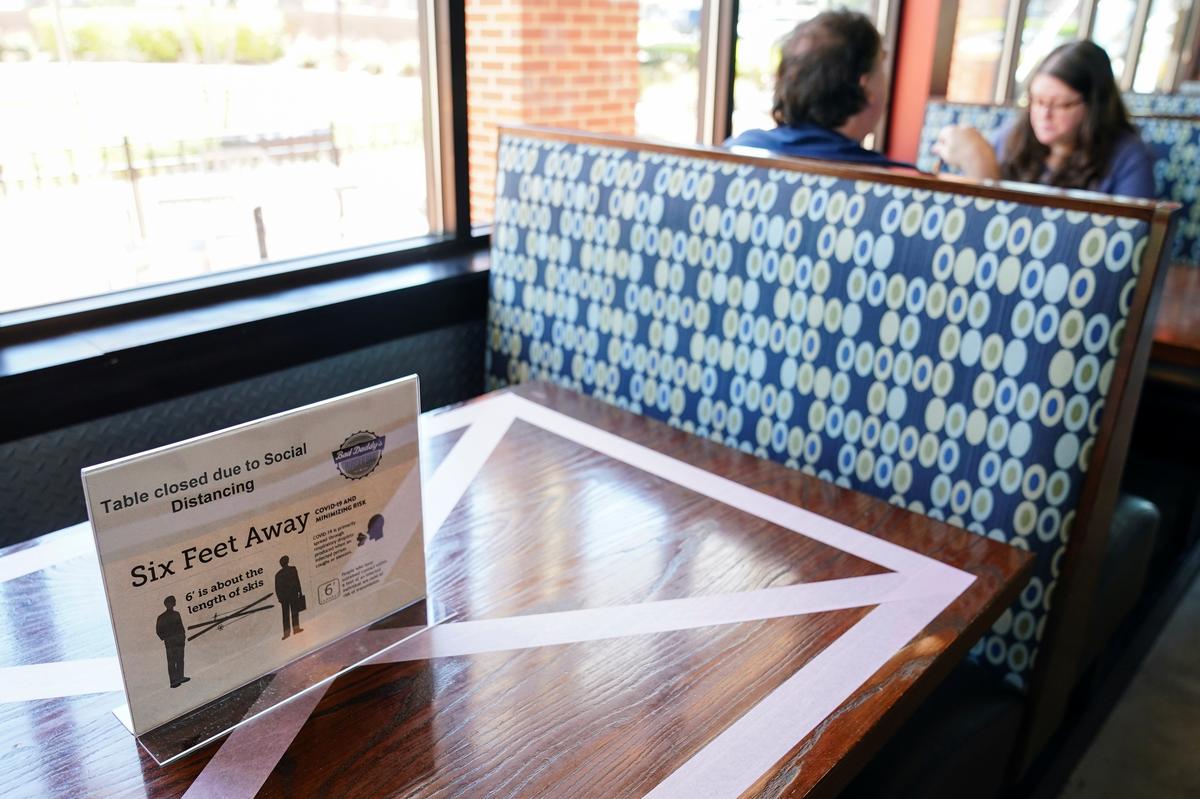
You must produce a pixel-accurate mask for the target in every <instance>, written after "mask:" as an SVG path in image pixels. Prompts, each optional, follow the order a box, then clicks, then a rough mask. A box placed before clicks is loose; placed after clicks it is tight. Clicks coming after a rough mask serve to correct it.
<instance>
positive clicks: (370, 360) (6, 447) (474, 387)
mask: <svg viewBox="0 0 1200 799" xmlns="http://www.w3.org/2000/svg"><path fill="white" fill-rule="evenodd" d="M483 350H484V321H483V319H482V318H479V319H477V320H468V321H465V322H459V323H457V324H453V325H448V326H445V327H439V328H435V329H433V330H428V331H424V332H420V333H415V334H412V335H408V336H404V337H401V338H397V339H394V340H391V341H385V342H381V343H378V344H374V345H371V346H367V347H362V348H359V349H355V350H352V351H349V352H346V353H342V354H339V355H334V356H330V357H325V358H320V359H318V360H314V361H310V362H308V363H304V364H301V365H298V366H292V367H289V368H286V369H280V370H277V371H273V372H269V373H266V374H262V375H258V376H255V377H251V378H247V379H242V380H237V381H234V382H230V383H227V384H224V385H219V386H213V387H211V388H207V389H204V390H200V391H196V392H194V393H190V394H187V395H184V396H181V397H175V398H171V399H167V400H162V401H158V402H153V403H151V404H149V405H144V406H142V407H138V408H133V409H130V410H125V411H121V412H118V413H113V414H109V415H105V416H102V417H99V418H96V419H90V420H88V421H83V422H79V423H76V424H71V425H68V426H65V427H61V428H59V429H55V430H50V431H47V432H43V433H39V434H36V435H31V436H26V437H24V438H18V439H14V440H11V441H7V442H5V443H2V444H0V508H3V509H4V513H3V514H0V546H6V545H9V544H14V543H18V542H20V541H24V540H26V539H29V538H33V537H35V536H38V535H42V534H43V533H47V532H50V531H52V530H57V529H59V528H61V527H65V526H67V525H71V524H75V523H77V522H81V521H85V520H86V519H87V511H86V509H85V507H84V503H83V489H82V486H81V483H80V478H79V470H80V469H81V468H83V467H85V466H90V465H93V464H97V463H103V462H105V461H108V460H112V459H114V458H118V457H121V456H124V455H129V454H131V453H135V452H141V451H143V450H146V449H150V448H152V447H158V446H162V445H163V444H169V443H172V442H175V441H179V440H181V439H185V438H190V437H192V436H196V435H200V434H202V433H207V432H211V431H213V430H219V429H221V428H225V427H229V426H230V425H235V424H239V423H241V422H246V421H249V420H251V419H257V418H260V417H262V416H266V415H268V414H272V413H277V412H279V411H283V410H288V409H290V408H295V407H297V406H300V405H305V404H308V403H311V402H316V401H318V400H323V399H327V398H329V397H334V396H337V395H339V394H344V393H346V392H348V391H354V390H357V389H360V388H365V387H367V386H372V385H375V384H377V383H382V382H384V381H387V380H391V379H394V378H397V377H403V376H404V375H408V374H412V373H416V374H417V375H418V376H419V377H420V379H421V406H422V408H423V409H424V410H430V409H433V408H437V407H440V406H442V405H447V404H450V403H453V402H458V401H461V400H464V399H468V398H470V397H473V396H476V395H478V394H480V393H482V391H483ZM79 399H80V401H81V402H85V403H86V397H80V398H79Z"/></svg>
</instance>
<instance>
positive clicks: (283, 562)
mask: <svg viewBox="0 0 1200 799" xmlns="http://www.w3.org/2000/svg"><path fill="white" fill-rule="evenodd" d="M279 565H280V566H286V565H288V556H287V555H284V556H283V557H282V558H280V559H279Z"/></svg>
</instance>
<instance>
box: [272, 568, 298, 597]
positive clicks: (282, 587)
mask: <svg viewBox="0 0 1200 799" xmlns="http://www.w3.org/2000/svg"><path fill="white" fill-rule="evenodd" d="M301 593H302V592H301V591H300V572H298V571H296V567H295V566H284V567H283V568H281V569H280V570H279V571H277V572H275V598H276V599H278V600H279V601H280V602H283V601H284V600H288V601H291V600H293V599H295V598H296V597H298V596H300V594H301Z"/></svg>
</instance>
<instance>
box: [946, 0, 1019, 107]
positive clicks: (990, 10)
mask: <svg viewBox="0 0 1200 799" xmlns="http://www.w3.org/2000/svg"><path fill="white" fill-rule="evenodd" d="M1007 12H1008V0H963V2H962V3H960V5H959V8H958V17H957V19H956V20H955V23H954V49H953V51H952V52H951V55H950V79H949V82H948V83H947V86H946V96H947V98H948V99H950V100H953V101H955V102H962V103H990V102H991V101H992V99H993V98H994V96H995V93H996V81H997V79H998V76H999V71H1000V62H1001V56H1002V54H1003V51H1004V26H1005V21H1006V16H1005V15H1006V14H1007Z"/></svg>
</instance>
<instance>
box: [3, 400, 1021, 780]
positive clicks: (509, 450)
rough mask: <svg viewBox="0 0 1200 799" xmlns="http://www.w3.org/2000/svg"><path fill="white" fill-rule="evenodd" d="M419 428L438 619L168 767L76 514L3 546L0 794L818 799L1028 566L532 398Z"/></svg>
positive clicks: (831, 490) (581, 407)
mask: <svg viewBox="0 0 1200 799" xmlns="http://www.w3.org/2000/svg"><path fill="white" fill-rule="evenodd" d="M422 436H423V440H424V442H425V444H424V447H425V452H424V457H426V458H427V462H426V469H425V471H424V473H425V476H426V485H425V496H426V498H425V505H426V507H425V518H426V526H427V527H426V537H427V542H426V549H427V558H428V563H429V567H430V592H431V596H434V597H435V598H436V599H437V600H438V601H440V602H442V603H444V605H445V606H446V607H448V608H449V609H450V610H452V611H454V612H455V613H457V614H458V615H457V616H456V617H455V618H454V619H453V620H452V621H449V622H447V623H445V624H442V625H439V626H437V627H434V628H432V629H431V630H430V631H427V632H424V633H421V634H420V635H418V636H417V637H416V638H414V639H412V640H411V641H410V642H409V645H401V646H400V647H398V648H397V650H390V651H389V656H388V657H386V658H383V659H381V660H380V662H378V663H374V664H371V665H367V666H362V667H359V668H357V669H355V670H353V671H352V672H350V673H348V674H346V675H343V676H342V677H339V678H338V679H337V680H335V681H334V682H333V683H332V685H330V686H328V687H327V688H324V689H322V690H317V691H313V692H309V693H308V694H303V695H302V696H301V697H300V698H298V699H296V700H294V701H293V702H291V703H288V704H286V705H284V706H283V708H281V709H279V710H276V711H272V712H271V713H269V714H267V715H266V716H263V717H259V718H258V719H255V720H253V721H251V722H249V723H248V724H246V725H244V726H242V727H240V728H239V729H237V730H235V731H234V733H233V734H232V735H231V736H230V737H228V738H226V739H225V740H223V741H222V742H219V743H217V744H214V745H210V746H208V747H206V748H204V749H202V750H200V751H198V752H195V753H193V754H191V755H188V756H186V757H184V758H183V759H181V760H178V761H176V762H174V763H172V764H170V765H168V766H166V767H159V766H157V765H156V764H155V763H154V762H153V761H152V760H151V759H150V758H149V757H148V756H147V755H146V754H145V752H144V751H142V750H141V749H140V748H139V746H138V744H137V743H136V742H135V740H134V739H133V738H132V737H131V736H130V735H129V733H128V732H127V731H126V730H125V729H124V728H123V727H122V726H121V724H120V723H119V722H118V721H117V719H116V718H115V717H114V716H113V714H112V710H113V709H114V708H115V707H116V706H117V705H119V704H121V701H122V697H121V694H120V693H119V690H117V691H114V685H116V686H118V687H119V679H118V678H117V677H116V676H114V675H115V671H114V668H115V667H114V661H115V659H114V658H113V657H112V656H113V654H114V647H113V643H112V639H111V633H110V632H109V627H108V619H107V614H106V611H105V609H104V600H103V594H102V589H101V586H100V584H99V572H98V567H97V565H96V562H95V555H94V551H92V548H91V545H90V533H89V532H88V531H87V529H86V528H85V526H84V525H80V526H77V527H75V528H68V529H67V530H65V531H60V532H59V533H54V534H52V535H49V536H44V537H43V538H41V539H38V540H35V541H32V542H29V543H28V544H23V545H19V546H17V547H12V548H9V549H8V550H5V551H3V552H0V700H3V701H4V703H3V704H0V795H3V796H6V797H7V796H105V797H111V796H151V797H158V796H176V795H180V794H183V793H185V792H186V793H187V795H188V796H191V797H196V796H225V797H229V796H239V795H250V794H253V793H255V792H256V791H260V793H261V795H263V796H272V797H276V796H277V797H285V796H372V797H373V796H383V795H388V796H422V797H425V796H445V797H451V796H453V797H459V796H512V797H518V796H519V797H527V796H597V797H621V796H643V795H647V794H649V795H652V796H696V795H700V794H703V795H713V796H737V795H739V794H742V793H743V792H745V793H748V794H750V795H771V796H775V795H789V796H803V795H829V794H831V793H832V792H834V791H836V790H838V789H839V788H840V787H841V786H842V785H843V784H844V783H845V782H846V781H847V780H848V779H850V778H851V777H852V776H853V775H854V774H855V773H856V772H857V771H858V770H859V769H860V768H861V766H862V765H863V764H864V762H865V761H866V760H867V759H868V758H869V757H870V755H871V754H872V753H873V752H874V751H875V749H877V748H878V746H879V745H880V744H881V743H882V742H883V741H884V740H885V739H886V737H887V736H888V735H890V734H891V732H892V731H894V729H895V728H896V727H897V726H898V725H899V724H900V723H901V722H902V721H903V720H904V718H906V717H907V716H908V715H909V714H910V713H911V712H912V710H913V709H914V708H915V707H916V705H917V704H919V702H920V701H921V700H922V699H923V698H924V696H925V695H926V694H927V693H928V692H929V691H930V690H931V689H932V688H933V686H934V685H935V684H936V683H937V682H938V681H939V680H940V679H941V678H942V677H943V676H944V675H945V673H946V672H947V671H948V670H949V669H950V668H951V666H952V665H953V663H954V662H955V661H957V660H958V659H959V658H960V657H961V656H962V655H963V654H964V653H965V652H966V650H967V649H968V648H969V647H970V645H971V644H973V643H974V642H975V641H976V640H977V639H978V638H979V636H980V635H981V634H982V632H983V631H984V630H985V628H986V627H987V626H988V625H989V624H990V623H991V621H992V620H993V619H994V618H996V617H997V616H998V615H999V614H1000V613H1001V611H1002V610H1003V609H1004V608H1005V607H1006V606H1007V605H1008V604H1009V603H1010V602H1011V601H1012V600H1013V599H1014V598H1015V596H1016V594H1017V592H1018V591H1019V589H1020V587H1021V586H1022V585H1023V584H1024V581H1025V579H1026V578H1027V576H1028V570H1029V568H1030V564H1031V561H1030V559H1029V557H1028V556H1027V555H1026V554H1025V553H1023V552H1020V551H1019V550H1016V549H1012V548H1009V547H1007V546H1005V545H1002V544H998V543H996V542H993V541H990V540H987V539H985V538H983V537H980V536H977V535H973V534H970V533H967V532H965V531H963V530H960V529H957V528H954V527H950V526H947V525H945V524H942V523H939V522H936V521H933V520H931V519H928V518H926V517H923V516H919V515H916V514H913V513H910V512H907V511H905V510H902V509H899V508H897V507H894V506H891V505H888V504H886V503H884V502H881V501H878V500H875V499H872V498H869V497H866V496H863V495H860V494H857V493H854V492H851V491H847V490H844V489H841V488H838V487H836V486H834V485H831V484H829V483H827V482H824V481H821V480H818V479H816V478H813V477H808V476H805V475H803V474H800V473H799V472H796V471H793V470H790V469H787V468H784V467H782V466H779V465H777V464H774V463H771V462H769V461H764V460H759V459H757V458H754V457H752V456H750V455H745V454H742V453H739V452H736V451H733V450H730V449H728V448H726V447H723V446H721V445H719V444H714V443H711V442H708V441H704V440H701V439H698V438H696V437H694V436H690V435H687V434H684V433H682V432H680V431H678V430H675V429H672V428H670V427H668V426H666V425H663V424H659V423H657V422H651V421H647V420H645V419H643V418H641V417H637V416H634V415H632V414H630V413H626V412H623V411H620V410H617V409H615V408H613V407H610V406H608V405H605V404H602V403H600V402H598V401H596V400H593V399H588V398H584V397H580V396H578V395H575V394H573V393H570V392H566V391H563V390H561V389H558V388H555V387H551V386H546V385H538V384H534V385H530V386H524V387H522V388H520V389H517V390H516V391H515V392H512V393H502V394H494V395H489V396H488V397H485V398H483V399H482V400H477V401H475V402H472V403H468V404H466V405H464V406H460V407H459V408H456V409H450V410H447V411H442V412H436V413H432V414H427V415H426V416H425V417H424V418H423V420H422ZM633 463H636V464H637V466H634V465H632V464H633ZM443 516H444V517H445V521H444V523H441V524H440V525H439V524H438V523H437V520H438V519H439V518H441V517H443ZM822 517H825V518H822ZM431 520H432V521H431ZM789 527H790V528H792V529H789ZM430 531H435V534H434V535H431V533H430ZM797 531H800V532H797ZM859 531H865V532H859ZM45 664H56V665H45ZM6 686H7V687H6ZM14 686H15V687H14ZM5 692H7V694H6V693H5ZM31 697H40V698H31Z"/></svg>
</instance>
